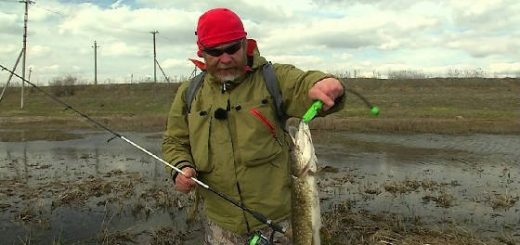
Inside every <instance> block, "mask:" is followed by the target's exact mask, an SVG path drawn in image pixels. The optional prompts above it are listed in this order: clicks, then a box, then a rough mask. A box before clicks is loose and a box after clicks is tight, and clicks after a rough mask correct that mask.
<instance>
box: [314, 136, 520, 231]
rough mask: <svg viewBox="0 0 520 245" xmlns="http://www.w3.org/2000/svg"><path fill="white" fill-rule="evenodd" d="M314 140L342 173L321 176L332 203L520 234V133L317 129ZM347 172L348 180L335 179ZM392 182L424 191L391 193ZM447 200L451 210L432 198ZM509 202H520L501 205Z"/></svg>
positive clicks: (322, 155)
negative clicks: (411, 132)
mask: <svg viewBox="0 0 520 245" xmlns="http://www.w3.org/2000/svg"><path fill="white" fill-rule="evenodd" d="M313 137H314V141H315V142H316V143H317V144H316V151H317V155H318V159H320V163H321V164H322V165H329V166H333V167H336V168H338V170H339V171H338V173H329V174H327V175H326V176H324V178H322V179H321V181H323V182H325V183H326V184H325V185H326V186H327V187H325V190H326V191H324V192H322V193H321V194H322V197H323V198H325V199H331V200H332V202H335V201H337V200H341V199H348V200H350V201H353V202H354V204H353V208H354V209H356V210H361V209H363V210H368V211H370V212H371V213H378V212H380V213H395V214H399V215H400V216H402V217H408V218H409V219H417V221H420V223H422V224H426V225H429V226H430V227H435V226H441V227H442V226H445V225H455V226H460V227H461V228H463V229H465V230H470V231H472V232H474V233H476V234H480V235H482V236H498V235H500V234H512V235H516V236H520V232H519V231H520V205H519V202H518V197H519V194H520V191H519V190H520V178H518V176H520V152H519V151H518V149H519V148H520V137H518V136H515V135H485V134H475V135H465V136H447V135H434V134H412V135H395V134H388V135H384V134H353V133H341V132H340V133H334V134H330V133H329V132H315V133H314V134H313ZM345 173H348V174H349V176H350V178H349V181H348V182H344V181H343V182H342V181H339V182H335V181H330V179H334V178H339V176H342V175H344V174H345ZM405 181H408V182H405ZM392 183H415V184H416V187H417V186H418V187H417V188H416V189H413V188H412V189H413V190H408V191H404V192H403V193H400V192H391V191H386V190H385V189H386V188H385V185H389V184H390V186H391V184H392ZM367 190H370V192H369V193H367ZM374 190H379V192H380V193H377V194H373V193H374ZM441 196H448V197H451V198H452V199H451V202H450V205H441V204H439V203H436V202H433V201H431V199H429V198H428V197H441ZM502 197H507V198H510V199H511V200H513V201H516V202H515V204H514V205H511V206H507V207H506V206H501V205H500V200H502ZM327 202H328V201H325V203H327Z"/></svg>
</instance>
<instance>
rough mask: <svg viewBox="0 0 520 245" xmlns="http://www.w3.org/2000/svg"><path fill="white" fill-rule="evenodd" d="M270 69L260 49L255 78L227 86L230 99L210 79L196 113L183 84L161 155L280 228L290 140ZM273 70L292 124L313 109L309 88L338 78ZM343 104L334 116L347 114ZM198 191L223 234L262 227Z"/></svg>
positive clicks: (287, 200) (287, 202) (286, 210)
mask: <svg viewBox="0 0 520 245" xmlns="http://www.w3.org/2000/svg"><path fill="white" fill-rule="evenodd" d="M266 62H267V61H266V60H265V59H264V58H263V57H261V56H260V54H259V53H258V51H257V50H256V52H255V55H254V56H253V64H252V66H251V68H252V71H250V72H248V73H247V74H246V75H245V77H244V78H243V79H241V81H235V82H233V84H231V85H230V86H227V90H226V91H225V92H223V91H222V84H221V83H220V82H218V81H217V80H216V79H215V78H214V77H212V76H211V75H209V74H207V75H206V76H205V79H204V81H203V83H202V85H201V87H200V88H199V90H198V91H197V93H196V95H195V97H194V100H193V102H192V106H191V112H190V113H188V112H187V111H186V110H187V109H186V104H185V90H186V89H187V87H188V83H189V81H188V82H185V83H183V84H182V85H181V86H180V88H179V90H178V91H177V94H176V96H175V99H174V101H173V104H172V106H171V109H170V113H169V115H168V125H167V131H166V132H165V135H164V140H163V145H162V150H163V154H164V159H165V160H166V161H168V162H170V163H172V164H173V165H175V166H176V167H178V168H183V167H185V166H192V167H194V168H195V169H196V170H197V178H198V179H199V180H201V181H202V182H204V183H206V184H208V185H209V186H210V187H211V188H213V189H214V190H217V191H219V192H222V193H225V194H226V195H229V196H230V197H231V198H233V199H234V200H237V201H239V202H242V203H243V204H244V205H245V206H246V207H248V208H250V209H252V210H255V211H257V212H260V213H261V214H263V215H264V216H266V217H267V218H269V219H272V220H275V221H278V220H282V219H285V218H287V217H288V216H289V215H290V209H291V191H290V156H289V146H288V141H287V140H290V139H288V137H287V135H286V134H285V131H284V130H283V129H282V128H281V126H280V125H281V124H280V123H279V121H278V119H277V117H276V111H275V109H274V105H273V100H272V97H271V95H270V94H269V92H268V90H267V88H266V86H265V82H264V80H263V76H262V69H261V67H262V65H263V64H265V63H266ZM274 68H275V73H276V77H277V79H278V83H279V85H280V91H281V93H282V97H283V102H284V107H285V112H286V114H287V115H288V116H291V117H302V116H303V114H304V113H305V112H306V110H307V108H308V107H309V106H310V105H311V103H312V101H311V100H310V99H309V98H308V96H307V93H308V91H309V89H310V88H311V87H312V86H313V85H314V83H316V82H318V81H319V80H321V79H323V78H326V77H331V75H329V74H325V73H322V72H318V71H308V72H303V71H301V70H299V69H297V68H295V67H294V66H292V65H282V64H274ZM343 97H344V96H343ZM343 101H344V99H343V100H342V102H341V103H338V105H337V106H335V108H333V110H329V111H328V112H329V113H330V112H332V111H336V110H338V109H340V108H341V107H342V106H343V104H344V102H343ZM218 108H222V109H225V110H227V109H229V110H228V112H227V116H226V118H225V119H218V116H217V118H215V111H216V110H217V109H218ZM255 114H256V116H255ZM258 114H261V116H262V115H263V117H265V118H266V119H267V121H268V122H263V121H262V120H261V119H260V118H261V116H258ZM268 124H270V125H272V126H273V128H274V130H270V128H269V127H268ZM198 188H199V191H200V193H201V195H202V198H203V200H204V208H205V212H206V214H207V216H208V218H210V219H211V220H212V221H214V222H215V223H216V224H218V225H220V226H221V227H222V228H224V229H227V230H230V231H232V232H235V233H240V234H242V233H246V232H248V231H253V230H256V229H258V228H260V227H262V226H263V225H262V224H261V223H260V222H259V221H257V220H256V219H255V218H253V217H252V216H251V215H249V214H247V213H245V212H243V211H242V210H241V209H239V208H237V207H235V206H234V205H233V204H231V203H229V202H227V201H225V200H223V199H222V198H220V197H219V196H217V195H216V194H214V193H211V192H209V191H207V190H205V189H204V188H201V187H198Z"/></svg>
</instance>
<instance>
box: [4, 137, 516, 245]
mask: <svg viewBox="0 0 520 245" xmlns="http://www.w3.org/2000/svg"><path fill="white" fill-rule="evenodd" d="M4 133H5V131H2V135H4ZM62 135H73V136H74V137H72V138H69V139H65V138H62V140H58V141H54V140H41V139H40V138H25V139H26V141H25V142H0V210H1V211H2V212H1V215H0V221H1V222H0V231H1V233H0V240H2V241H3V242H5V243H7V244H15V243H26V244H28V243H30V242H31V241H33V242H34V241H38V243H44V244H52V243H82V244H83V243H85V244H98V243H104V244H113V243H132V242H135V243H136V244H142V243H144V244H150V243H152V244H157V243H165V242H169V244H172V243H173V244H200V243H201V238H200V236H201V234H202V231H201V227H200V225H199V224H197V223H195V224H193V225H191V226H187V225H186V215H185V213H186V212H185V211H186V208H187V206H188V205H189V204H190V203H191V199H190V198H189V197H188V196H186V195H181V194H178V193H176V192H175V191H174V190H173V187H172V185H171V181H169V179H168V178H169V176H168V174H167V173H166V172H165V171H164V168H163V166H162V165H160V163H157V162H156V161H155V160H153V159H152V158H151V157H149V156H147V155H145V154H144V153H142V152H140V151H138V150H136V149H135V148H133V147H132V146H130V145H129V144H128V143H126V142H124V141H121V140H119V139H114V140H112V141H110V142H109V143H107V140H109V139H110V138H111V136H110V135H109V134H108V133H105V132H96V131H85V130H78V131H69V132H65V133H62ZM123 135H125V137H127V138H129V139H131V140H132V141H134V142H136V143H137V144H139V145H141V146H142V147H144V148H146V149H149V150H150V151H151V152H152V153H154V154H157V155H159V156H160V155H161V154H160V143H161V136H162V134H161V133H123ZM60 137H61V136H60ZM313 138H314V142H315V146H316V150H317V155H318V159H319V160H320V165H321V167H322V168H323V169H322V171H321V173H320V178H319V185H320V191H321V192H320V195H321V198H322V211H323V212H324V213H327V212H329V211H330V210H331V209H332V208H333V207H336V206H337V205H338V204H342V203H346V202H348V203H349V205H350V206H349V207H350V208H351V209H352V210H353V211H354V212H356V213H369V214H371V215H380V214H392V215H396V216H398V217H400V219H402V220H406V222H415V223H420V224H421V225H423V226H425V227H429V228H432V229H433V228H435V227H442V226H446V225H456V226H457V227H462V228H463V229H464V230H468V231H470V232H471V233H472V234H474V235H475V236H479V237H482V238H493V237H497V236H502V235H503V234H507V235H508V236H511V237H513V238H515V239H518V237H519V236H520V234H519V233H518V231H519V230H520V214H519V212H520V201H519V200H518V199H519V193H520V191H519V187H520V179H519V178H518V176H520V153H518V152H517V149H518V146H520V138H519V137H518V136H514V135H484V134H482V135H481V134H476V135H466V136H445V135H435V134H411V135H393V134H392V135H385V134H359V133H356V134H354V133H342V132H327V131H315V132H313ZM29 139H33V140H32V141H31V140H29ZM51 139H54V138H51ZM181 241H183V242H181Z"/></svg>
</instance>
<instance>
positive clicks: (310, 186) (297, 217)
mask: <svg viewBox="0 0 520 245" xmlns="http://www.w3.org/2000/svg"><path fill="white" fill-rule="evenodd" d="M347 91H349V92H351V93H353V94H355V95H357V96H358V97H359V98H361V99H362V100H363V101H364V102H365V104H366V105H367V106H368V107H369V108H370V111H371V113H372V114H373V115H376V116H377V115H378V114H379V108H377V107H376V106H373V105H372V104H371V103H370V102H368V100H366V99H365V98H364V97H363V96H362V95H361V94H359V93H357V92H355V91H352V90H350V89H347ZM322 107H323V103H322V102H321V101H315V102H314V103H313V104H312V105H311V107H310V108H309V110H307V112H306V113H305V115H303V118H302V120H301V121H300V124H299V126H298V129H296V128H294V127H292V128H289V135H290V136H291V139H292V141H293V150H292V157H293V164H292V166H293V174H294V175H295V176H293V182H292V183H293V186H292V189H291V190H292V208H291V209H292V228H293V243H294V244H296V245H300V244H301V245H310V244H312V245H320V244H321V239H320V229H321V226H322V223H321V214H320V198H319V193H318V185H317V182H316V177H315V175H316V173H317V170H318V165H317V163H318V158H317V157H316V153H315V150H314V145H313V143H312V137H311V131H310V129H309V122H310V121H311V120H312V119H313V118H314V117H315V116H316V115H317V114H318V111H320V110H321V108H322Z"/></svg>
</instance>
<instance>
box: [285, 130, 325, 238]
mask: <svg viewBox="0 0 520 245" xmlns="http://www.w3.org/2000/svg"><path fill="white" fill-rule="evenodd" d="M289 134H290V136H291V138H292V140H293V143H294V144H293V145H294V148H293V152H292V154H293V155H292V156H293V164H292V166H293V174H294V175H295V176H293V177H294V178H293V182H292V183H293V186H292V189H291V190H292V208H291V209H292V217H293V218H292V227H293V242H294V244H302V245H303V244H305V245H310V244H314V245H319V244H320V243H321V240H320V229H321V216H320V198H319V196H318V185H317V183H316V178H315V174H316V172H317V168H318V166H317V162H318V159H317V157H316V154H315V152H314V146H313V144H312V138H311V131H310V129H309V124H308V123H306V122H305V121H304V120H302V121H301V122H300V124H299V126H298V129H296V128H294V127H293V128H290V129H289Z"/></svg>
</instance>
